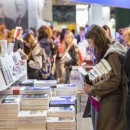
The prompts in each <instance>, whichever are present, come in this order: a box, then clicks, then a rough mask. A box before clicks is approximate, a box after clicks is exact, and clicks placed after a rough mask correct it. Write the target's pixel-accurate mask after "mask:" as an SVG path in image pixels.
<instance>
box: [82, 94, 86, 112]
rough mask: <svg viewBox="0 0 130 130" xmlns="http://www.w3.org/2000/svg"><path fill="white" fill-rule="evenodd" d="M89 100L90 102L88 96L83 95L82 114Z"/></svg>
mask: <svg viewBox="0 0 130 130" xmlns="http://www.w3.org/2000/svg"><path fill="white" fill-rule="evenodd" d="M87 100H88V95H87V94H81V102H80V107H81V109H80V110H81V112H84V110H85V106H86V103H87Z"/></svg>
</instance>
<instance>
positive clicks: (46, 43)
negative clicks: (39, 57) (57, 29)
mask: <svg viewBox="0 0 130 130" xmlns="http://www.w3.org/2000/svg"><path fill="white" fill-rule="evenodd" d="M38 42H39V44H40V46H41V48H43V49H45V52H46V54H47V56H49V57H52V48H51V43H50V41H49V39H48V38H43V39H41V40H40V41H38Z"/></svg>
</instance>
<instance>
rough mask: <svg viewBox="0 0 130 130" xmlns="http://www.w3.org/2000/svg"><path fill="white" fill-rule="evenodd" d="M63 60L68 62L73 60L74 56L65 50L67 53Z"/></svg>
mask: <svg viewBox="0 0 130 130" xmlns="http://www.w3.org/2000/svg"><path fill="white" fill-rule="evenodd" d="M61 60H62V61H64V62H68V61H70V60H72V57H71V56H70V54H69V52H65V54H64V56H63V57H62V59H61Z"/></svg>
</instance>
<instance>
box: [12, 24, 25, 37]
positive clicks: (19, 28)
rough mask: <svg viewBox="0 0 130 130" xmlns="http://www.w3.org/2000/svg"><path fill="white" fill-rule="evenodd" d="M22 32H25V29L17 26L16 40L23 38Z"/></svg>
mask: <svg viewBox="0 0 130 130" xmlns="http://www.w3.org/2000/svg"><path fill="white" fill-rule="evenodd" d="M22 32H23V29H22V27H19V26H17V27H16V28H15V32H14V39H15V38H16V39H17V38H20V37H21V36H22Z"/></svg>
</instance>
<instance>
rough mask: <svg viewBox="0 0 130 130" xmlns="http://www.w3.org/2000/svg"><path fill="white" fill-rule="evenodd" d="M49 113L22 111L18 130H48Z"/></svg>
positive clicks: (19, 116) (19, 115)
mask: <svg viewBox="0 0 130 130" xmlns="http://www.w3.org/2000/svg"><path fill="white" fill-rule="evenodd" d="M46 117H47V111H20V112H19V114H18V129H17V130H46Z"/></svg>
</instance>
